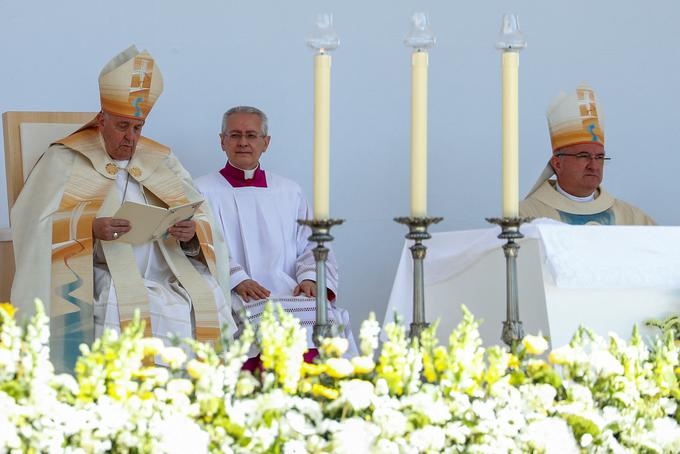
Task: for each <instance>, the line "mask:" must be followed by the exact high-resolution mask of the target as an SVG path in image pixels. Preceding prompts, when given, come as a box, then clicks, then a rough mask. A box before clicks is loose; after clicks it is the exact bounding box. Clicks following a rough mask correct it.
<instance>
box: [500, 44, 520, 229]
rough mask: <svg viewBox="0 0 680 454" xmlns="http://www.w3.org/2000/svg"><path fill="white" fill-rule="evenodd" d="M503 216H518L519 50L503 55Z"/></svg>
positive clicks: (506, 52)
mask: <svg viewBox="0 0 680 454" xmlns="http://www.w3.org/2000/svg"><path fill="white" fill-rule="evenodd" d="M501 55H502V65H501V67H502V79H503V95H502V97H503V100H502V116H503V125H502V128H503V129H502V131H503V132H502V146H503V163H502V168H503V217H517V216H519V96H518V91H519V90H518V73H519V52H517V51H505V52H503V53H502V54H501Z"/></svg>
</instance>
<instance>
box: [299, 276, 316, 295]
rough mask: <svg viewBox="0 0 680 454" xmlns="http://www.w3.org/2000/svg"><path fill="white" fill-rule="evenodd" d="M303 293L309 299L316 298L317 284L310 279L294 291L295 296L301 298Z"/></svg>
mask: <svg viewBox="0 0 680 454" xmlns="http://www.w3.org/2000/svg"><path fill="white" fill-rule="evenodd" d="M301 293H304V295H305V296H306V297H307V298H311V297H313V296H316V282H314V281H312V280H309V279H305V280H304V281H302V282H300V283H299V284H298V285H297V286H296V287H295V288H294V289H293V296H299V295H300V294H301Z"/></svg>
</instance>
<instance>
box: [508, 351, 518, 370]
mask: <svg viewBox="0 0 680 454" xmlns="http://www.w3.org/2000/svg"><path fill="white" fill-rule="evenodd" d="M508 367H509V368H510V369H517V368H519V358H517V357H516V356H515V355H513V354H512V353H511V354H510V358H509V359H508Z"/></svg>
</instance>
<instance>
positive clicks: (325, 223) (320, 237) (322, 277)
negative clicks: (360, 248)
mask: <svg viewBox="0 0 680 454" xmlns="http://www.w3.org/2000/svg"><path fill="white" fill-rule="evenodd" d="M343 222H345V220H344V219H298V224H300V225H306V226H308V227H310V228H311V229H312V234H311V235H310V236H309V241H314V242H315V243H317V246H316V247H315V248H314V249H313V250H312V252H313V253H314V261H315V262H316V322H315V323H314V330H313V331H312V338H313V340H314V345H316V346H317V347H319V346H320V345H321V339H323V338H324V337H333V336H334V335H336V334H337V333H336V332H335V329H334V327H333V326H332V325H331V324H330V323H328V297H327V291H326V260H328V252H329V249H328V248H327V247H325V246H324V243H326V242H330V241H333V236H331V234H330V230H331V227H333V226H334V225H340V224H342V223H343Z"/></svg>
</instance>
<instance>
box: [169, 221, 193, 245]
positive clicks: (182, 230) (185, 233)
mask: <svg viewBox="0 0 680 454" xmlns="http://www.w3.org/2000/svg"><path fill="white" fill-rule="evenodd" d="M168 233H169V234H170V235H172V236H173V238H175V239H176V240H177V241H191V239H192V238H193V237H194V235H196V223H195V222H194V221H192V220H188V221H180V222H178V223H177V224H175V225H173V226H172V227H170V228H169V229H168Z"/></svg>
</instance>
